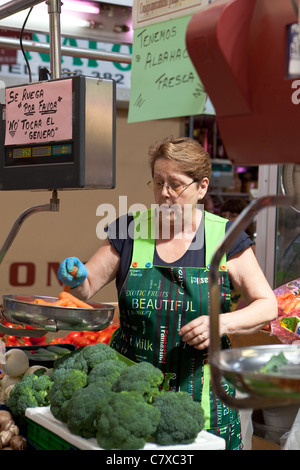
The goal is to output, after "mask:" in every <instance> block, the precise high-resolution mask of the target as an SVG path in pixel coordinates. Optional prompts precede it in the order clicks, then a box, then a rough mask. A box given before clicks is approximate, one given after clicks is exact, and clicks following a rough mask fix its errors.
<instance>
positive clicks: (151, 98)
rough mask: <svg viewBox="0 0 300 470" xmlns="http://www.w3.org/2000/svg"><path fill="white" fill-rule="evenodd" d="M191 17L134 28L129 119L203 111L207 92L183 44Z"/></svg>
mask: <svg viewBox="0 0 300 470" xmlns="http://www.w3.org/2000/svg"><path fill="white" fill-rule="evenodd" d="M190 18H191V16H185V17H181V18H176V19H175V20H170V21H165V22H162V23H158V24H155V25H150V26H148V27H145V28H138V29H136V30H135V31H134V40H133V51H132V72H131V90H130V103H129V113H128V122H138V121H146V120H152V119H164V118H170V117H179V116H192V115H195V114H201V113H202V111H203V109H204V106H205V101H206V93H205V91H204V89H203V85H202V83H201V81H200V79H199V76H198V74H197V72H196V70H195V68H194V66H193V64H192V62H191V60H190V57H189V55H188V52H187V49H186V45H185V31H186V27H187V24H188V22H189V20H190Z"/></svg>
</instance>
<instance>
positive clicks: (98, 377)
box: [88, 359, 128, 386]
mask: <svg viewBox="0 0 300 470" xmlns="http://www.w3.org/2000/svg"><path fill="white" fill-rule="evenodd" d="M126 367H128V366H127V364H125V362H122V361H116V360H115V359H109V360H108V361H106V362H101V363H100V364H97V365H96V366H95V367H94V368H93V369H92V370H91V372H90V373H89V375H88V384H92V383H102V382H105V383H108V384H110V386H112V384H113V383H114V382H115V381H116V380H117V378H118V377H119V375H120V374H121V372H122V371H123V370H124V369H126Z"/></svg>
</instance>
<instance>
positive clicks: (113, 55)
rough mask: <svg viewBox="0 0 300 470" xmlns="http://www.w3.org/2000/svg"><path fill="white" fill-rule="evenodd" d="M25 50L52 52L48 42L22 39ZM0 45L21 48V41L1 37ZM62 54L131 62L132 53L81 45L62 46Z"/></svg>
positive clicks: (123, 62)
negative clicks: (89, 47) (108, 50)
mask: <svg viewBox="0 0 300 470" xmlns="http://www.w3.org/2000/svg"><path fill="white" fill-rule="evenodd" d="M22 45H23V49H24V50H25V51H34V52H44V53H50V46H49V44H47V43H43V42H36V41H28V40H25V39H24V40H23V41H22ZM0 47H7V48H10V49H18V48H20V41H19V40H18V39H14V38H8V37H0ZM60 50H61V54H62V55H64V56H71V57H79V58H81V59H95V60H104V61H108V62H119V63H122V64H131V61H132V56H131V54H120V53H117V52H105V51H97V50H95V49H84V48H80V47H70V46H61V48H60Z"/></svg>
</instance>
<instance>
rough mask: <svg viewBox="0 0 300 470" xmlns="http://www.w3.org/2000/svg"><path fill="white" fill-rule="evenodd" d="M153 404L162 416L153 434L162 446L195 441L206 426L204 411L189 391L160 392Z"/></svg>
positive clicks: (154, 398)
mask: <svg viewBox="0 0 300 470" xmlns="http://www.w3.org/2000/svg"><path fill="white" fill-rule="evenodd" d="M152 406H153V407H154V408H157V409H159V410H160V413H161V417H160V420H159V423H158V426H157V429H156V431H155V432H154V434H153V437H154V440H155V442H157V443H158V444H160V445H162V446H166V445H178V444H189V443H191V442H194V440H195V438H196V437H197V435H198V433H199V432H200V431H201V430H202V429H203V427H204V421H205V419H204V412H203V408H202V406H201V404H200V403H199V402H195V401H194V400H193V398H192V396H191V395H189V394H188V393H187V392H164V391H162V392H160V393H158V394H156V395H155V396H154V397H153V402H152Z"/></svg>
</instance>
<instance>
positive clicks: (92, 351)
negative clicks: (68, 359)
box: [74, 343, 118, 371]
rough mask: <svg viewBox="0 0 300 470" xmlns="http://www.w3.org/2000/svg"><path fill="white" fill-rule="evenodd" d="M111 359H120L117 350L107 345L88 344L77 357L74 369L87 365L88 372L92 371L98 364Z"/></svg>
mask: <svg viewBox="0 0 300 470" xmlns="http://www.w3.org/2000/svg"><path fill="white" fill-rule="evenodd" d="M109 359H115V360H117V359H118V353H117V351H116V350H115V349H112V348H111V347H110V346H108V344H105V343H96V344H88V345H87V346H84V348H82V349H81V351H80V352H78V354H77V355H76V357H75V361H74V367H76V368H79V366H78V365H82V364H85V365H86V367H87V368H88V371H90V370H91V369H93V367H95V366H96V365H97V364H100V363H102V362H105V361H107V360H109Z"/></svg>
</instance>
